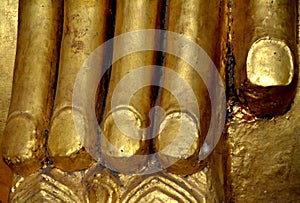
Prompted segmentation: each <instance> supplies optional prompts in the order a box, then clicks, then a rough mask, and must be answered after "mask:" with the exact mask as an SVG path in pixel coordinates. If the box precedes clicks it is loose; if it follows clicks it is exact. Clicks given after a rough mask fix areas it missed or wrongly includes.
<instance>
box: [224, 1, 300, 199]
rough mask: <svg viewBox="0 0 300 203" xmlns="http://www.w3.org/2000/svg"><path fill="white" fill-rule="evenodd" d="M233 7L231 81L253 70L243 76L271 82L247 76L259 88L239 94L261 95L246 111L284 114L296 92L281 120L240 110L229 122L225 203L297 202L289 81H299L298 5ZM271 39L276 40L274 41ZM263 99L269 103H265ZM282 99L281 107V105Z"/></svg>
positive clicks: (295, 120)
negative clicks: (232, 73)
mask: <svg viewBox="0 0 300 203" xmlns="http://www.w3.org/2000/svg"><path fill="white" fill-rule="evenodd" d="M232 5H233V6H232V18H233V27H232V33H233V36H232V46H233V49H234V53H235V57H236V64H237V66H236V68H237V70H236V72H235V73H236V74H235V77H237V80H238V81H239V80H241V78H244V75H243V74H244V73H243V72H246V68H250V69H252V70H250V71H248V70H247V73H249V72H252V71H254V70H255V71H256V73H255V77H267V78H269V79H271V80H269V79H268V80H266V81H264V82H259V81H258V80H252V81H251V79H253V77H252V76H254V75H252V76H251V75H250V82H251V83H253V84H254V85H261V86H263V88H259V87H257V86H253V85H252V86H246V87H244V88H242V90H241V91H244V90H245V91H248V90H249V89H247V88H252V89H251V91H252V92H253V94H255V92H259V93H260V94H259V95H258V97H257V98H254V97H253V98H254V99H256V102H253V101H249V100H248V104H249V106H250V107H251V108H252V109H255V110H256V111H257V112H259V113H269V114H272V113H282V112H283V111H284V110H285V109H286V108H287V105H290V103H291V101H292V98H293V93H291V92H293V91H295V90H296V92H297V93H296V96H295V99H294V100H293V104H292V106H291V108H290V110H289V111H288V112H287V113H286V114H284V115H282V116H276V117H273V118H272V119H271V120H266V119H258V118H255V117H254V119H253V115H251V114H249V113H247V111H245V109H242V111H241V112H242V113H240V114H242V115H243V116H241V115H238V114H237V115H236V116H235V117H234V120H233V121H232V122H230V123H229V128H228V139H227V144H228V149H229V151H228V155H229V158H228V160H227V168H228V170H227V181H228V183H227V189H228V190H229V191H228V192H227V196H228V197H227V200H228V201H231V202H298V201H300V193H299V191H300V178H299V177H300V170H299V169H300V161H299V160H300V159H299V154H300V139H299V138H300V136H299V132H300V125H299V123H300V117H299V115H300V114H299V112H300V108H299V107H300V106H299V102H300V94H299V93H300V91H299V90H300V88H299V87H300V86H299V82H298V86H297V88H295V86H293V85H289V84H290V83H291V81H290V77H293V76H294V78H293V79H294V81H295V78H297V77H298V75H297V73H298V72H297V69H298V64H299V59H297V58H296V56H297V55H296V54H295V53H296V40H295V38H296V23H295V22H296V19H295V18H296V13H295V9H296V1H249V2H246V1H233V4H232ZM243 15H244V16H251V18H247V23H245V22H244V20H243V19H245V18H243V17H241V16H243ZM239 22H240V23H239ZM265 36H268V39H265V40H266V41H263V42H262V44H260V45H259V44H255V40H256V39H261V38H262V37H265ZM274 38H277V39H276V40H277V41H275V40H274ZM241 42H242V43H241ZM253 43H254V44H253ZM270 43H272V44H271V46H270ZM262 45H263V46H262ZM251 46H252V48H251V49H252V50H250V52H252V53H248V59H249V54H250V55H251V54H253V55H254V56H250V58H251V57H253V58H252V59H253V60H252V61H250V64H247V67H246V64H245V62H246V57H247V52H248V51H249V49H250V47H251ZM298 47H299V45H298ZM269 49H272V52H273V53H270V51H271V50H269ZM289 49H290V50H291V51H289ZM298 51H299V50H298ZM275 52H276V54H279V55H281V57H280V59H279V58H277V56H274V53H275ZM272 54H273V55H272ZM298 54H299V52H298ZM254 59H256V60H254ZM269 60H272V61H269ZM278 60H281V61H278ZM292 60H294V61H292ZM254 63H258V64H256V65H257V66H263V65H267V66H264V67H262V68H260V69H256V68H257V66H256V67H254V66H253V65H255V64H254ZM249 65H250V67H249ZM253 69H254V70H253ZM265 71H267V72H265ZM293 71H295V72H293ZM274 72H276V74H274ZM247 76H248V77H249V75H247ZM280 77H282V78H280ZM292 83H293V82H292ZM238 85H241V84H238ZM270 86H273V87H272V88H274V89H272V88H270ZM238 87H240V86H238ZM249 92H250V90H249ZM261 97H263V99H261ZM266 97H269V98H271V99H273V100H271V101H269V100H266V99H265V98H266ZM248 98H249V97H248ZM282 100H283V103H280V102H279V101H282ZM251 102H252V103H251ZM272 102H274V103H275V106H276V107H274V104H273V103H272ZM276 102H277V103H276ZM241 108H244V107H241ZM243 112H244V113H243Z"/></svg>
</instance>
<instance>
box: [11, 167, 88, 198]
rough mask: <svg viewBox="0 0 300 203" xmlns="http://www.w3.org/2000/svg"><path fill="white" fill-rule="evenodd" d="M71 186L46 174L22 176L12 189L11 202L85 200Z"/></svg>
mask: <svg viewBox="0 0 300 203" xmlns="http://www.w3.org/2000/svg"><path fill="white" fill-rule="evenodd" d="M83 201H84V200H83V199H82V197H79V196H78V195H77V194H75V193H74V192H73V191H72V190H71V189H70V188H69V187H67V186H66V185H64V184H62V183H61V182H59V181H57V180H54V179H53V178H52V177H50V176H49V175H46V174H40V173H38V174H33V175H30V176H27V177H26V178H23V177H20V178H19V180H18V181H17V183H16V184H15V186H14V187H13V188H12V190H11V196H10V202H83Z"/></svg>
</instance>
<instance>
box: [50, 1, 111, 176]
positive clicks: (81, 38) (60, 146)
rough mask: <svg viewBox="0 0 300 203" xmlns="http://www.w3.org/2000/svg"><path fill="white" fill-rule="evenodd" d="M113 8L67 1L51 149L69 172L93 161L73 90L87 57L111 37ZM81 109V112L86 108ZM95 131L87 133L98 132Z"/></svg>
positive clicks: (101, 3)
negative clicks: (78, 126) (76, 121)
mask: <svg viewBox="0 0 300 203" xmlns="http://www.w3.org/2000/svg"><path fill="white" fill-rule="evenodd" d="M109 9H110V8H109V1H95V0H90V1H65V3H64V28H63V36H62V46H61V55H60V65H59V73H58V81H57V89H56V96H55V103H54V110H53V114H52V120H51V128H50V131H49V140H48V149H49V154H50V157H51V160H52V161H53V162H54V165H55V166H57V167H58V168H61V169H64V170H66V171H76V170H80V169H83V168H86V167H88V166H89V165H90V164H91V163H92V158H91V156H90V155H89V154H88V152H87V151H85V149H84V148H83V143H82V140H81V139H80V137H79V135H78V133H77V131H76V128H75V125H74V121H73V115H72V93H73V88H74V83H75V79H76V77H77V74H78V72H79V70H80V68H81V67H82V65H83V62H84V60H85V59H86V58H87V57H88V56H89V54H90V53H91V52H92V51H94V49H96V48H97V47H98V46H100V45H101V43H103V42H104V41H105V40H107V38H108V37H107V34H108V31H107V29H108V27H107V26H108V21H107V19H108V12H109ZM99 57H100V56H99ZM75 108H76V107H75ZM78 111H79V114H80V113H81V112H82V111H83V110H82V109H78ZM82 117H83V116H82ZM82 119H83V123H82V125H86V123H87V121H86V119H87V118H85V117H83V118H82ZM92 130H93V129H92ZM92 130H89V131H88V132H87V133H91V134H92V133H95V132H92Z"/></svg>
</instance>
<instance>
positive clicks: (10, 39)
mask: <svg viewBox="0 0 300 203" xmlns="http://www.w3.org/2000/svg"><path fill="white" fill-rule="evenodd" d="M1 4H2V6H1V8H0V22H1V24H0V146H1V139H2V135H3V130H4V127H5V122H6V119H7V115H8V109H9V103H10V97H11V88H12V79H13V70H14V60H15V54H16V47H17V20H18V1H8V0H5V1H2V2H1ZM11 178H12V173H11V171H10V169H9V168H8V166H7V165H6V164H5V163H4V162H3V160H2V150H0V188H1V189H0V200H1V201H2V202H7V200H8V192H9V190H10V187H11Z"/></svg>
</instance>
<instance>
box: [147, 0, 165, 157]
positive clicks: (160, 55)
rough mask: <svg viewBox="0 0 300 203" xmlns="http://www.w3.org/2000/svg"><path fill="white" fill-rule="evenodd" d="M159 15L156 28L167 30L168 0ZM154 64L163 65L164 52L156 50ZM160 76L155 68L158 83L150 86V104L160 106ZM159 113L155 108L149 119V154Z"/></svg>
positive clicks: (153, 148)
mask: <svg viewBox="0 0 300 203" xmlns="http://www.w3.org/2000/svg"><path fill="white" fill-rule="evenodd" d="M160 10H161V12H160V17H159V18H158V21H159V26H158V28H159V29H160V30H167V16H168V0H164V1H162V5H160ZM157 37H159V38H158V41H159V42H160V43H157V44H158V45H159V46H160V47H159V48H158V49H159V50H164V47H165V44H166V40H165V36H164V35H163V34H160V35H159V36H157ZM156 53H157V54H156V58H157V60H156V64H157V65H159V66H163V65H164V61H165V53H164V52H161V51H158V52H156ZM162 76H163V72H162V70H156V71H155V73H154V77H153V80H156V81H155V82H154V84H158V86H155V87H152V88H153V89H152V92H153V95H154V98H153V104H152V106H160V101H161V88H160V86H162V85H161V84H162ZM158 115H159V112H157V109H155V111H154V112H153V114H152V115H151V118H150V120H151V121H152V122H153V123H152V128H151V129H150V135H151V137H152V138H153V139H150V146H151V147H150V151H149V153H150V154H154V153H156V149H155V137H156V135H157V133H158V129H159V126H158V125H159V122H157V119H159V118H158Z"/></svg>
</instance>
